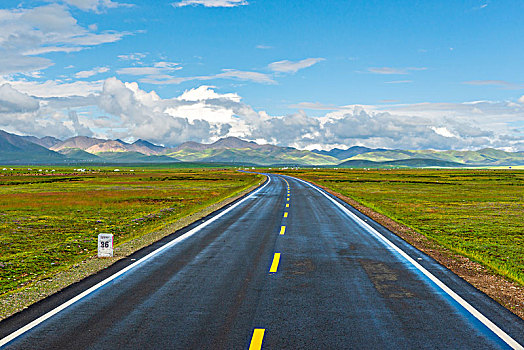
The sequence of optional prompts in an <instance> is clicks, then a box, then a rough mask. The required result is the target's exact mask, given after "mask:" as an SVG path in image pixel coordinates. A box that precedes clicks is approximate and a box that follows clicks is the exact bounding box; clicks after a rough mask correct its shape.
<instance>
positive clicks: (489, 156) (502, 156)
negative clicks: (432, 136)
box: [347, 148, 524, 166]
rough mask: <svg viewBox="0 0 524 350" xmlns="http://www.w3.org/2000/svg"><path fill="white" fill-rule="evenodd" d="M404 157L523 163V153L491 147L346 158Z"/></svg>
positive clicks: (389, 159) (363, 155) (370, 153)
mask: <svg viewBox="0 0 524 350" xmlns="http://www.w3.org/2000/svg"><path fill="white" fill-rule="evenodd" d="M406 159H435V160H441V161H447V162H454V163H460V164H464V165H477V166H481V165H492V166H494V165H524V153H522V152H505V151H502V150H497V149H493V148H485V149H481V150H478V151H432V150H420V151H406V150H388V151H377V152H368V153H363V154H358V155H356V156H354V157H351V158H349V159H347V160H370V161H374V162H387V161H395V160H406Z"/></svg>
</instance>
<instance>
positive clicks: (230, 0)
mask: <svg viewBox="0 0 524 350" xmlns="http://www.w3.org/2000/svg"><path fill="white" fill-rule="evenodd" d="M171 5H172V6H173V7H183V6H189V5H191V6H197V5H202V6H204V7H236V6H243V5H248V2H247V1H245V0H182V1H179V2H174V3H172V4H171Z"/></svg>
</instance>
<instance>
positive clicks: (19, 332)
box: [0, 175, 271, 347]
mask: <svg viewBox="0 0 524 350" xmlns="http://www.w3.org/2000/svg"><path fill="white" fill-rule="evenodd" d="M266 176H267V178H268V181H267V182H266V183H265V184H264V185H263V186H262V187H260V188H258V189H257V190H255V191H254V192H252V193H251V194H250V195H249V196H247V197H245V198H244V199H242V200H241V201H239V202H237V203H235V204H234V205H232V206H231V207H229V208H227V209H226V210H224V211H223V212H221V213H220V214H218V215H216V216H214V217H212V218H211V219H209V220H208V221H206V222H203V223H201V224H200V225H198V226H197V227H194V228H193V229H191V230H189V231H187V232H186V233H184V234H183V235H181V236H180V237H177V238H175V239H174V240H172V241H171V242H169V243H167V244H165V245H163V246H162V247H160V248H158V249H156V250H154V251H152V252H151V253H149V254H147V255H146V256H144V257H143V258H141V259H139V260H137V261H136V262H134V263H132V264H131V265H129V266H127V267H126V268H124V269H122V270H120V271H118V272H117V273H115V274H113V275H111V276H109V277H108V278H106V279H105V280H103V281H101V282H98V283H97V284H95V285H94V286H92V287H91V288H89V289H87V290H85V291H83V292H82V293H80V294H78V295H77V296H76V297H74V298H72V299H69V300H68V301H66V302H65V303H63V304H61V305H60V306H57V307H56V308H54V309H53V310H51V311H49V312H47V313H45V314H44V315H42V316H40V317H39V318H37V319H36V320H34V321H32V322H30V323H28V324H26V325H25V326H23V327H22V328H19V329H18V330H16V331H14V332H13V333H11V334H9V335H8V336H6V337H4V338H2V339H0V347H2V346H4V345H6V344H7V343H9V342H10V341H12V340H14V339H16V338H17V337H19V336H20V335H22V334H24V333H25V332H27V331H29V330H30V329H32V328H34V327H36V326H38V325H39V324H40V323H42V322H44V321H45V320H47V319H49V318H51V317H53V316H54V315H56V314H57V313H59V312H60V311H62V310H64V309H66V308H67V307H69V306H71V305H73V304H74V303H76V302H77V301H79V300H81V299H82V298H85V297H86V296H88V295H89V294H91V293H93V292H94V291H96V290H97V289H99V288H100V287H102V286H104V285H106V284H108V283H109V282H111V281H112V280H114V279H116V278H117V277H119V276H121V275H123V274H124V273H126V272H127V271H129V270H131V269H132V268H134V267H136V266H138V265H140V264H142V263H143V262H145V261H146V260H148V259H150V258H151V257H153V256H155V255H157V254H158V253H160V252H162V251H164V250H165V249H167V248H170V247H172V246H174V245H176V244H178V243H180V242H182V241H183V240H185V239H187V238H189V237H191V236H193V235H194V234H195V233H197V232H198V231H200V230H201V229H203V228H204V227H206V226H208V225H209V224H211V223H212V222H214V221H215V220H218V219H219V218H220V217H222V216H224V215H226V214H227V213H229V212H230V211H231V210H233V209H235V208H236V207H238V206H239V205H240V204H242V203H243V202H245V201H246V200H248V199H249V198H251V197H252V196H253V195H255V194H256V193H258V192H259V191H260V190H262V189H263V188H264V187H266V186H267V185H268V184H269V183H270V182H271V177H270V176H269V175H266Z"/></svg>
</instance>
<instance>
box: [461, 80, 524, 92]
mask: <svg viewBox="0 0 524 350" xmlns="http://www.w3.org/2000/svg"><path fill="white" fill-rule="evenodd" d="M462 84H466V85H476V86H500V87H503V88H505V89H509V90H519V89H522V88H524V85H523V84H514V83H510V82H508V81H504V80H470V81H464V82H463V83H462Z"/></svg>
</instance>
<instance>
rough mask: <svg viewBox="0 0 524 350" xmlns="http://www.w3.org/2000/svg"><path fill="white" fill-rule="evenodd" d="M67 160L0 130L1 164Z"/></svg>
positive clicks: (22, 138)
mask: <svg viewBox="0 0 524 350" xmlns="http://www.w3.org/2000/svg"><path fill="white" fill-rule="evenodd" d="M65 160H67V158H66V157H65V156H63V155H62V154H59V153H56V152H53V151H50V150H48V149H47V148H45V147H42V146H40V145H37V144H35V143H33V142H31V141H28V140H26V139H25V138H24V137H22V136H18V135H15V134H10V133H8V132H5V131H3V130H0V163H2V164H22V163H63V162H64V161H65Z"/></svg>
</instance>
